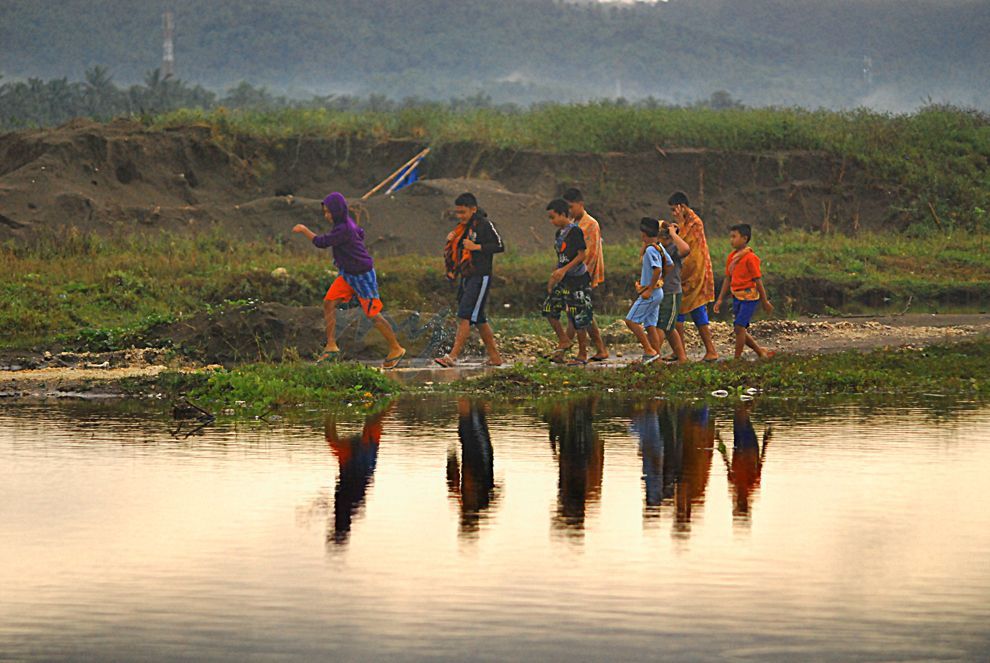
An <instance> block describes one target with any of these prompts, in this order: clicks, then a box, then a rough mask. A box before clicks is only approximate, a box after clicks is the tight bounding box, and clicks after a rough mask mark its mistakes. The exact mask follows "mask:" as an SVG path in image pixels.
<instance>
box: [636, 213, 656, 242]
mask: <svg viewBox="0 0 990 663" xmlns="http://www.w3.org/2000/svg"><path fill="white" fill-rule="evenodd" d="M639 229H640V230H642V231H643V232H644V233H646V236H647V237H656V236H657V235H659V234H660V221H659V220H657V219H653V218H651V217H648V216H644V217H643V218H642V219H640V220H639Z"/></svg>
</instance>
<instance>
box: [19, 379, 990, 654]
mask: <svg viewBox="0 0 990 663" xmlns="http://www.w3.org/2000/svg"><path fill="white" fill-rule="evenodd" d="M175 426H176V424H174V423H173V422H172V421H171V420H169V419H168V418H166V417H165V416H164V415H162V414H160V413H155V412H149V411H148V410H146V409H144V408H142V407H135V406H133V405H128V404H122V403H115V402H105V403H93V402H84V403H44V404H34V405H32V404H15V403H5V404H4V407H3V410H2V411H0V537H2V539H3V544H2V546H0V660H7V659H13V660H21V659H30V660H58V659H80V658H93V659H99V660H108V659H116V660H133V659H141V660H158V659H175V658H185V659H194V660H211V659H235V660H244V659H261V658H264V659H271V658H278V659H283V658H316V657H320V658H323V659H331V660H352V659H363V660H367V659H381V658H390V659H401V660H406V659H458V660H463V659H467V658H471V659H486V660H487V659H499V660H502V659H506V658H510V659H529V660H603V659H631V658H651V659H666V660H671V659H690V660H716V659H717V660H758V661H763V660H809V659H813V660H836V661H857V660H871V661H872V660H918V659H923V660H932V659H935V660H942V659H945V660H988V659H990V509H988V508H987V504H988V502H990V482H988V481H987V478H986V477H987V472H988V469H990V407H986V406H981V405H978V404H973V403H963V402H953V401H951V400H949V399H945V398H939V397H931V398H928V399H923V400H921V401H920V402H918V403H913V404H912V403H904V402H900V403H891V402H883V401H879V402H867V401H862V400H860V401H853V402H851V403H850V402H846V403H844V404H831V405H830V404H827V403H824V404H814V403H807V402H804V403H795V402H790V401H782V400H771V399H757V400H756V401H752V402H741V401H734V400H732V399H725V400H723V401H719V402H717V403H709V404H705V403H703V402H695V403H669V402H665V401H661V400H648V401H645V402H636V401H623V400H603V399H598V398H578V399H560V400H556V401H552V402H546V403H537V404H522V405H520V404H508V403H499V402H495V403H486V402H483V401H479V400H470V399H458V398H456V397H429V398H421V397H417V398H409V399H404V400H400V401H397V402H395V403H393V404H391V405H390V406H389V407H386V408H384V409H382V410H381V411H379V412H376V413H374V414H372V415H369V416H363V415H360V414H358V413H356V412H345V413H344V414H338V415H324V414H323V413H319V412H309V413H304V414H303V415H301V417H300V418H299V419H295V418H293V421H292V422H291V423H289V422H286V421H277V422H271V423H266V422H261V421H250V422H246V423H229V424H224V423H219V424H214V425H212V426H208V427H206V428H204V429H202V430H200V431H198V432H194V434H193V435H191V436H189V437H185V434H186V432H188V431H190V430H194V429H192V428H190V427H188V426H186V427H184V428H183V430H180V431H178V432H175V430H174V428H175ZM173 433H174V434H173Z"/></svg>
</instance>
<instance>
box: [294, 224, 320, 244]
mask: <svg viewBox="0 0 990 663" xmlns="http://www.w3.org/2000/svg"><path fill="white" fill-rule="evenodd" d="M292 232H294V233H300V234H302V235H303V236H305V237H306V239H308V240H309V241H311V242H312V241H313V238H314V237H316V233H314V232H313V231H312V230H310V229H309V228H308V227H307V226H306V225H304V224H302V223H297V224H296V225H295V226H293V227H292Z"/></svg>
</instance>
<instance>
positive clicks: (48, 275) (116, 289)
mask: <svg viewBox="0 0 990 663" xmlns="http://www.w3.org/2000/svg"><path fill="white" fill-rule="evenodd" d="M988 237H990V235H988V234H983V233H964V232H955V233H951V234H930V235H928V236H925V237H909V236H905V235H895V234H883V233H878V234H873V233H862V234H859V235H856V236H849V235H820V234H817V233H808V232H797V231H786V232H778V233H766V234H758V235H757V236H756V237H755V238H754V241H753V246H754V248H755V249H756V251H757V253H758V254H759V255H760V256H761V258H762V259H763V264H764V269H765V272H766V280H767V285H768V288H769V291H770V296H771V298H772V299H774V300H775V302H776V304H777V306H778V309H779V312H780V314H783V315H787V314H794V313H801V312H806V311H809V310H817V311H821V310H823V309H822V306H824V304H823V303H822V302H816V300H815V297H817V296H818V293H820V292H821V291H823V290H827V289H833V290H835V291H837V292H839V293H840V294H841V295H842V301H841V302H839V304H836V303H835V302H827V304H828V306H840V305H842V304H845V305H854V304H856V305H859V306H861V307H863V306H866V307H869V306H873V305H877V303H878V302H882V300H883V298H884V297H888V298H890V299H891V300H892V302H893V303H894V304H896V305H898V306H901V305H902V304H903V302H906V301H907V298H908V297H912V298H913V300H912V301H913V306H915V307H919V308H921V307H925V306H929V307H932V306H942V307H946V306H953V305H956V306H958V305H965V304H969V305H970V306H975V305H985V304H986V303H987V301H988V299H990V296H988V294H987V288H986V284H987V283H990V251H987V244H988V241H987V240H988ZM711 251H712V255H713V262H714V264H715V265H716V270H719V266H720V265H722V264H723V257H724V255H725V253H726V252H727V251H728V245H727V242H726V240H725V239H724V238H720V237H715V238H712V239H711ZM606 260H607V266H608V274H607V275H608V280H607V281H606V284H605V286H604V288H603V290H602V291H601V292H600V293H599V298H598V302H597V304H596V306H597V307H598V312H599V313H601V314H602V315H603V316H608V315H616V314H620V313H622V312H624V308H625V307H626V306H627V305H628V298H629V291H628V289H627V287H626V286H627V282H628V281H631V280H632V279H633V278H634V275H635V274H636V273H637V272H638V268H637V267H636V263H637V261H638V249H637V247H636V246H635V245H634V244H621V245H613V244H610V245H608V246H607V247H606ZM551 262H552V257H551V256H549V255H546V254H543V253H539V254H530V255H520V254H509V255H506V256H500V257H499V259H498V260H497V265H496V287H495V289H494V291H493V295H492V297H493V299H492V311H493V314H494V315H493V318H494V320H495V325H496V328H497V330H498V331H501V332H503V333H517V332H523V333H530V328H531V327H532V326H533V325H536V329H535V330H534V331H538V332H539V333H543V332H544V331H545V330H544V325H543V323H542V321H537V322H535V323H534V322H533V321H531V320H530V321H527V319H528V318H531V317H532V316H534V315H536V313H537V312H538V310H539V309H538V307H539V305H540V303H541V301H542V298H543V289H542V284H543V283H545V279H546V276H547V274H548V272H549V269H550V267H551ZM276 267H285V268H286V269H287V270H288V274H289V275H288V278H284V279H282V278H276V277H273V276H272V275H271V272H272V270H273V269H274V268H276ZM377 268H378V273H379V278H380V280H381V287H382V294H383V298H384V300H385V302H386V306H388V307H392V308H410V309H416V310H424V311H435V310H437V309H438V302H448V301H450V300H451V298H452V293H451V290H450V288H449V286H447V285H446V283H445V281H444V279H443V276H442V271H443V269H442V264H441V259H440V257H434V258H426V259H424V258H423V257H422V256H400V257H386V258H382V259H380V260H378V261H377ZM330 278H331V264H330V262H329V259H328V256H326V255H324V254H321V253H317V252H296V251H290V250H289V249H288V248H286V247H283V246H281V245H279V244H276V243H265V242H229V241H228V240H226V239H225V238H223V237H221V236H200V237H178V236H170V235H162V236H160V237H158V238H155V239H150V240H149V239H142V240H141V241H137V240H135V241H130V240H126V239H125V240H115V239H100V238H96V237H92V236H71V235H70V236H69V237H68V238H66V239H64V241H60V242H59V243H57V244H55V243H52V244H41V245H34V246H30V247H28V246H17V247H15V246H4V247H0V347H6V348H26V347H50V346H52V345H55V344H61V345H62V346H63V347H67V348H71V349H77V350H110V349H115V348H119V347H127V346H129V345H132V344H137V345H140V344H142V343H145V342H147V340H148V338H149V337H150V333H149V332H150V331H151V330H152V329H153V328H154V327H156V326H158V325H160V324H162V323H163V322H167V321H169V320H176V319H180V318H182V317H184V316H188V315H190V314H194V313H197V312H200V311H203V310H210V309H211V308H215V307H219V306H223V305H224V303H225V302H231V301H234V302H238V301H244V300H260V301H277V302H282V303H284V304H289V305H316V304H318V303H319V302H320V300H321V299H322V295H323V293H324V292H325V289H326V287H327V284H328V283H329V281H330ZM504 303H510V308H508V309H506V308H504V307H503V304H504ZM840 307H841V306H840ZM439 308H442V306H440V307H439ZM509 319H515V321H510V320H509Z"/></svg>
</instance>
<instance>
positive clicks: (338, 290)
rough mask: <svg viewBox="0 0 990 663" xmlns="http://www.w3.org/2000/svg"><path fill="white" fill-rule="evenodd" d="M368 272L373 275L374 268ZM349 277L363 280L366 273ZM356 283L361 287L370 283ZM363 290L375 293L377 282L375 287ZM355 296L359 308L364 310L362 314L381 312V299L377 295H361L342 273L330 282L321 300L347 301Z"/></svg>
mask: <svg viewBox="0 0 990 663" xmlns="http://www.w3.org/2000/svg"><path fill="white" fill-rule="evenodd" d="M369 273H370V274H372V275H373V274H374V270H372V271H371V272H369ZM351 278H357V279H360V280H361V281H364V280H366V279H367V277H366V275H364V274H362V275H360V276H357V277H351ZM371 278H372V279H373V278H374V276H372V277H371ZM358 285H359V287H363V286H365V285H370V283H369V284H364V283H359V284H358ZM365 290H366V291H365V293H364V294H366V295H372V294H377V284H376V287H374V288H373V289H372V288H370V287H368V288H366V289H365ZM355 297H357V299H358V301H359V302H360V303H361V309H362V310H363V311H364V314H365V315H366V316H368V317H369V318H373V317H375V316H376V315H378V314H379V313H381V312H382V300H381V299H379V298H378V297H371V296H369V297H362V296H361V293H359V292H358V291H356V290H355V289H354V287H353V286H352V285H351V284H350V283H348V282H347V279H345V278H344V276H343V275H340V276H338V277H337V278H336V279H334V282H333V284H331V286H330V289H329V290H327V294H326V296H325V297H324V298H323V301H325V302H331V301H342V302H349V301H351V300H352V299H354V298H355Z"/></svg>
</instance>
